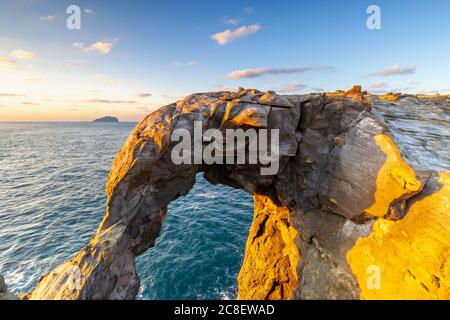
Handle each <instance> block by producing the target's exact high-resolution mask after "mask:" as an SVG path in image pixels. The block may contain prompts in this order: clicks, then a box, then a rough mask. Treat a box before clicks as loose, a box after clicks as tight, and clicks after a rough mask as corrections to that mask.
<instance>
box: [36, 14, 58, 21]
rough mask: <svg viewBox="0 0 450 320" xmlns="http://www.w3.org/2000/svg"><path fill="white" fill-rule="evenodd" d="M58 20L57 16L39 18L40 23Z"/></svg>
mask: <svg viewBox="0 0 450 320" xmlns="http://www.w3.org/2000/svg"><path fill="white" fill-rule="evenodd" d="M55 19H56V15H47V16H42V17H40V18H39V20H40V21H52V20H55Z"/></svg>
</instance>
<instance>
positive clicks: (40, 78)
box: [23, 77, 47, 82]
mask: <svg viewBox="0 0 450 320" xmlns="http://www.w3.org/2000/svg"><path fill="white" fill-rule="evenodd" d="M23 80H24V81H27V82H42V81H46V80H47V78H44V77H29V78H25V79H23Z"/></svg>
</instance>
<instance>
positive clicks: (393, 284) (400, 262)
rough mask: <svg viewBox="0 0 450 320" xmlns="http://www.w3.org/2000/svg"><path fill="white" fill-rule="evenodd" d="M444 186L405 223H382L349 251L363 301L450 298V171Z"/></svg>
mask: <svg viewBox="0 0 450 320" xmlns="http://www.w3.org/2000/svg"><path fill="white" fill-rule="evenodd" d="M439 183H440V186H439V187H440V189H439V190H438V191H437V192H435V193H432V194H430V195H428V196H425V197H424V198H422V199H418V200H417V201H416V202H414V203H413V204H412V205H411V207H410V208H409V210H408V212H407V215H406V217H405V218H403V219H402V220H400V221H387V220H383V219H379V220H378V221H376V222H375V224H374V227H373V231H372V233H371V234H370V235H369V236H368V237H366V238H361V239H359V240H358V241H357V242H356V244H355V246H354V247H353V248H352V249H351V250H350V251H349V252H348V253H347V261H348V263H349V265H350V267H351V269H352V272H353V273H354V274H355V276H356V278H357V280H358V283H359V286H360V289H361V294H360V297H361V298H362V299H450V172H449V173H441V174H440V175H439ZM377 277H378V279H376V278H377ZM374 280H375V281H374ZM377 283H378V286H376V284H377ZM374 284H375V286H374Z"/></svg>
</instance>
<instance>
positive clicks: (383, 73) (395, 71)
mask: <svg viewBox="0 0 450 320" xmlns="http://www.w3.org/2000/svg"><path fill="white" fill-rule="evenodd" d="M415 72H416V67H415V66H392V67H388V68H385V69H383V70H380V71H377V72H373V73H370V74H369V75H370V76H379V77H389V76H396V75H405V74H414V73H415Z"/></svg>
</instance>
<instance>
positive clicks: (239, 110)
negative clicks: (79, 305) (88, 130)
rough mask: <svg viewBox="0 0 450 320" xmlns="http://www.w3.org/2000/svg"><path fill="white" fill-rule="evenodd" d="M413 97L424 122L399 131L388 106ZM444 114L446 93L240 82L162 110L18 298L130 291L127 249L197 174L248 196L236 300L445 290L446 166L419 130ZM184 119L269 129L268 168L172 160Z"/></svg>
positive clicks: (151, 236) (128, 294) (131, 264)
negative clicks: (249, 213)
mask: <svg viewBox="0 0 450 320" xmlns="http://www.w3.org/2000/svg"><path fill="white" fill-rule="evenodd" d="M411 106H412V107H414V108H428V109H429V110H431V111H432V112H431V113H433V112H434V113H433V114H434V115H436V119H432V120H431V122H430V121H422V120H421V119H420V116H416V117H414V119H409V120H411V121H417V122H418V123H419V125H418V127H419V129H417V130H416V131H414V130H413V129H411V128H408V127H407V126H406V127H405V126H403V129H401V128H402V126H401V124H400V123H399V121H400V122H401V121H407V120H408V119H407V115H411V114H413V113H408V112H407V111H405V112H404V114H405V119H398V118H395V117H393V116H392V114H391V113H390V110H391V109H393V108H399V109H402V108H411ZM448 112H449V99H448V98H447V97H438V98H430V97H418V96H404V95H399V96H398V97H397V96H395V97H391V96H389V97H383V96H380V97H375V96H370V95H368V94H365V93H363V92H361V90H360V88H358V87H355V88H353V89H352V90H349V91H347V92H340V91H338V92H335V93H328V94H309V95H291V96H280V95H277V94H275V93H274V92H266V93H263V92H259V91H257V90H244V89H240V90H239V91H238V92H215V93H202V94H194V95H191V96H189V97H187V98H185V99H183V100H180V101H178V102H177V103H174V104H170V105H168V106H165V107H162V108H161V109H159V110H157V111H155V112H153V113H152V114H150V115H148V116H147V117H146V118H145V119H144V120H142V121H141V122H140V123H139V124H138V125H137V126H136V127H135V129H134V130H133V131H132V133H131V134H130V136H129V138H128V140H127V141H126V143H125V145H124V146H123V147H122V149H121V150H120V151H119V153H118V154H117V156H116V158H115V160H114V163H113V166H112V169H111V172H110V174H109V177H108V182H107V186H106V192H107V196H108V200H107V209H106V213H105V216H104V219H103V222H102V223H101V225H100V227H99V228H98V231H97V233H96V234H95V235H94V236H93V238H92V240H91V243H90V244H89V245H88V246H87V247H85V248H84V249H83V250H82V251H81V252H79V253H78V254H77V255H76V256H74V257H73V258H72V259H71V260H69V261H67V262H65V263H63V264H62V265H60V266H58V267H57V268H55V269H54V270H53V271H51V272H50V273H49V274H47V275H45V276H44V277H42V278H41V280H40V281H39V283H38V284H37V286H36V288H35V289H34V290H33V291H32V292H30V293H29V294H27V295H25V296H24V298H26V299H133V298H135V296H136V294H137V292H138V289H139V285H140V282H139V277H138V275H137V273H136V268H135V257H136V256H138V255H140V254H142V253H143V252H145V251H146V250H147V249H148V248H150V247H151V246H153V245H154V243H155V239H156V238H157V237H158V235H159V233H160V230H161V225H162V223H163V220H164V216H165V215H166V214H167V206H168V204H169V203H170V202H172V201H174V200H175V199H176V198H178V197H180V196H184V195H186V194H187V193H188V192H189V190H190V189H191V188H192V186H193V185H194V183H195V177H196V174H197V173H199V172H203V174H204V176H205V178H206V179H207V180H208V181H209V182H211V183H213V184H216V183H221V184H225V185H227V186H231V187H233V188H241V189H244V190H245V191H247V192H248V193H250V194H252V195H253V197H254V220H253V224H252V226H251V228H250V231H249V236H248V240H247V245H246V253H245V259H244V261H243V265H242V268H241V271H240V273H239V276H238V287H239V296H238V298H239V299H359V298H363V299H379V298H393V299H405V298H407V299H415V298H419V299H450V210H449V209H450V207H449V206H450V201H449V200H450V173H448V172H447V173H445V172H439V171H440V170H441V169H442V170H448V165H449V164H448V162H447V163H446V161H448V160H449V159H448V153H446V152H445V151H442V150H441V151H436V150H437V149H440V148H436V147H435V146H432V145H431V144H432V142H431V141H427V139H426V138H424V137H422V136H421V134H420V130H423V131H424V132H430V130H432V129H430V130H426V128H425V127H426V126H427V125H430V123H431V126H433V125H432V124H433V121H434V123H435V124H436V125H437V126H439V125H441V126H442V125H445V124H448ZM442 115H443V116H444V118H443V119H442V118H440V117H441V116H442ZM196 120H197V121H201V124H202V132H203V133H204V134H206V133H205V132H207V130H208V129H213V128H217V129H220V130H226V129H237V128H242V129H249V128H252V129H255V130H257V131H258V132H260V131H261V130H267V129H279V137H280V149H279V154H280V161H279V167H280V169H279V171H278V172H277V173H276V174H274V175H261V171H260V170H261V165H260V164H251V165H250V164H211V165H207V164H205V163H202V164H200V163H199V164H191V165H188V164H183V165H176V164H174V163H173V161H172V160H171V153H172V150H173V148H174V147H175V144H176V143H175V142H172V141H171V139H170V137H171V134H172V133H173V132H174V130H176V129H180V128H183V129H186V130H188V131H189V132H190V133H191V134H194V130H195V128H194V121H196ZM444 128H445V127H444ZM402 130H403V131H402ZM405 130H406V131H405ZM407 130H412V131H414V132H415V133H416V134H415V135H414V132H413V133H411V132H410V133H408V132H407ZM436 134H437V135H439V132H438V133H436ZM440 134H441V136H440V138H439V139H440V140H439V139H434V141H436V140H439V141H441V142H438V143H443V146H447V147H448V131H447V132H445V129H444V131H442V130H441V132H440ZM401 135H404V136H405V137H407V138H408V139H406V142H405V139H399V137H400V138H401ZM205 138H207V137H205V136H203V141H207V140H208V139H205ZM441 138H443V139H441ZM397 140H399V141H400V140H401V141H403V142H402V143H397V144H396V143H395V142H398V141H397ZM417 141H420V142H424V144H417ZM194 143H195V142H194V141H192V144H194ZM236 151H239V150H236ZM427 152H428V153H427ZM405 153H408V155H407V156H406V157H405ZM417 154H419V155H422V156H419V157H416V155H417ZM424 154H425V155H427V156H429V157H430V158H429V159H424V156H423V155H424ZM446 157H447V158H446ZM422 163H425V164H426V165H425V166H420V165H421V164H422ZM430 164H431V165H430ZM169 214H170V213H169Z"/></svg>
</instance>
